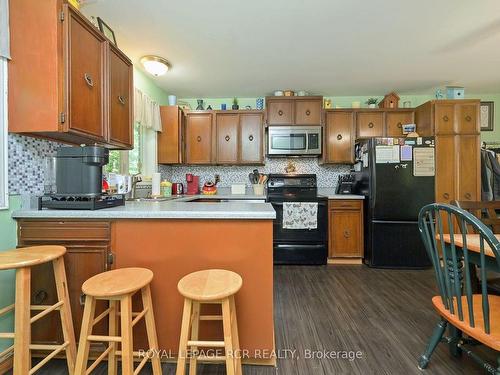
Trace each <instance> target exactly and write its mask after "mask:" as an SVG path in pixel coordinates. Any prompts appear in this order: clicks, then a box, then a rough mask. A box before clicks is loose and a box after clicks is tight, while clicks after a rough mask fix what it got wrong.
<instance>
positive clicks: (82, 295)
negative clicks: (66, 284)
mask: <svg viewBox="0 0 500 375" xmlns="http://www.w3.org/2000/svg"><path fill="white" fill-rule="evenodd" d="M85 297H86V296H85V294H83V293H80V306H85Z"/></svg>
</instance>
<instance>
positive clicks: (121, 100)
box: [118, 95, 125, 105]
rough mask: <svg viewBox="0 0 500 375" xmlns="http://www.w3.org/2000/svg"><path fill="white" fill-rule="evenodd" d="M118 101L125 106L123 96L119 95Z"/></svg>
mask: <svg viewBox="0 0 500 375" xmlns="http://www.w3.org/2000/svg"><path fill="white" fill-rule="evenodd" d="M118 101H119V102H120V104H121V105H125V97H124V96H122V95H118Z"/></svg>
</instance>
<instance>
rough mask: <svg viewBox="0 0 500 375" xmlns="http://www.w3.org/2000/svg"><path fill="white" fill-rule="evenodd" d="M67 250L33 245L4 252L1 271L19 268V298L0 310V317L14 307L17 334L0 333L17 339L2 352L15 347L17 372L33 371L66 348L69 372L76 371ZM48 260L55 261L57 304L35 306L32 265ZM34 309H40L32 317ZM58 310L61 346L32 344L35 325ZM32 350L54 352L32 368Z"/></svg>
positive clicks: (27, 372)
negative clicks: (67, 275)
mask: <svg viewBox="0 0 500 375" xmlns="http://www.w3.org/2000/svg"><path fill="white" fill-rule="evenodd" d="M65 253H66V248H65V247H63V246H33V247H25V248H21V249H15V250H8V251H4V252H1V253H0V270H9V269H15V270H16V301H15V303H14V304H12V305H10V306H7V307H5V308H3V309H0V316H1V315H3V314H5V313H7V312H9V311H12V310H14V333H0V338H4V339H14V345H12V346H11V347H9V348H7V349H6V350H4V351H3V352H1V353H0V357H3V356H4V355H6V354H7V353H9V352H10V351H12V350H14V368H13V372H14V375H26V374H33V373H34V372H36V371H37V370H38V369H40V368H41V367H42V366H43V365H45V364H46V363H47V362H48V361H50V359H52V358H53V357H55V356H56V355H57V354H59V353H60V352H62V351H63V350H65V351H66V359H67V362H68V372H69V373H70V374H72V373H73V370H74V368H75V359H76V344H75V331H74V330H73V320H72V318H71V307H70V304H69V295H68V284H67V282H66V271H65V269H64V259H63V255H64V254H65ZM47 262H52V265H53V267H54V278H55V283H56V290H57V303H55V304H54V305H48V306H47V305H31V301H30V296H31V267H33V266H36V265H38V264H42V263H47ZM32 310H33V311H39V312H38V313H37V314H36V315H34V316H33V317H32V316H31V311H32ZM54 310H59V313H60V314H61V323H62V332H63V338H64V342H63V343H62V344H60V345H33V344H31V324H33V323H34V322H36V321H37V320H39V319H40V318H43V317H44V316H46V315H47V314H49V313H50V312H52V311H54ZM30 350H43V351H45V350H47V351H50V353H49V355H47V356H46V357H45V358H43V359H42V360H41V361H40V362H38V363H37V364H36V366H34V367H33V368H31V352H30Z"/></svg>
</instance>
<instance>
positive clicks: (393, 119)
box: [385, 111, 418, 137]
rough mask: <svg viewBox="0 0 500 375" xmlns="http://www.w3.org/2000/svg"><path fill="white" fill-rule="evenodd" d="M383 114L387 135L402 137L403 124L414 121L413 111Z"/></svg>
mask: <svg viewBox="0 0 500 375" xmlns="http://www.w3.org/2000/svg"><path fill="white" fill-rule="evenodd" d="M385 116H386V117H385V124H386V135H387V137H404V135H403V125H405V124H413V123H414V122H413V121H414V120H413V111H408V112H399V111H398V112H386V114H385ZM417 130H418V129H417Z"/></svg>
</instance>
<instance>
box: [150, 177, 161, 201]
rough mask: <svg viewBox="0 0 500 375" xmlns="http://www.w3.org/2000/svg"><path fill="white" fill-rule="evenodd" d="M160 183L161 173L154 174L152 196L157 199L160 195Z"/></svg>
mask: <svg viewBox="0 0 500 375" xmlns="http://www.w3.org/2000/svg"><path fill="white" fill-rule="evenodd" d="M160 182H161V173H153V179H152V181H151V195H152V196H153V197H157V196H159V195H160Z"/></svg>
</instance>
